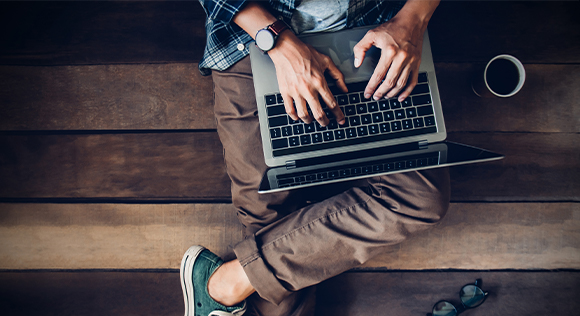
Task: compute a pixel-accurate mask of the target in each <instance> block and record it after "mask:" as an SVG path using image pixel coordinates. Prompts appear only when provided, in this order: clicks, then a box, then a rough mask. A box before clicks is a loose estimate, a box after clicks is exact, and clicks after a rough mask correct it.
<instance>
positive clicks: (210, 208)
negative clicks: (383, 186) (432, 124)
mask: <svg viewBox="0 0 580 316" xmlns="http://www.w3.org/2000/svg"><path fill="white" fill-rule="evenodd" d="M579 12H580V3H579V2H553V1H529V2H526V1H516V2H505V1H504V2H495V1H482V2H475V1H469V2H459V1H450V2H444V3H442V4H441V5H440V6H439V8H438V9H437V11H436V13H435V15H434V17H433V20H432V21H431V24H430V29H429V33H430V38H431V44H432V47H433V58H434V61H435V68H436V71H437V79H438V83H439V89H440V94H441V99H442V104H443V111H444V115H445V119H446V126H447V129H448V131H449V136H448V139H449V140H452V141H457V142H462V143H467V144H471V145H474V146H480V147H484V148H488V149H490V150H493V151H497V152H500V153H502V154H504V155H505V156H506V158H505V159H503V160H501V161H497V162H491V163H485V164H478V165H468V166H461V167H453V168H451V177H452V205H451V207H450V210H449V213H448V215H447V217H446V218H445V219H444V220H443V222H442V223H441V225H439V226H437V227H435V228H434V229H432V230H430V231H428V232H424V233H421V234H419V235H418V236H417V238H415V239H412V240H410V241H408V242H406V243H403V244H401V245H399V246H397V247H395V248H393V249H392V250H391V251H389V252H388V253H385V254H384V255H382V256H380V257H378V258H376V259H374V260H372V261H371V262H369V263H368V264H366V265H365V266H364V267H361V268H359V269H356V270H354V271H351V272H349V273H346V274H344V275H341V276H338V277H336V278H334V279H331V280H328V281H326V282H323V283H322V284H321V285H320V286H319V287H318V290H317V300H318V310H317V315H369V314H370V315H424V314H425V313H427V312H428V311H429V310H430V308H431V306H432V304H434V303H435V302H436V301H438V300H440V299H450V300H452V301H458V298H457V293H458V290H459V288H460V287H461V286H462V285H464V284H466V283H470V282H473V281H474V280H475V279H476V278H482V279H483V283H484V289H486V290H488V291H490V293H491V294H490V296H489V298H488V300H487V301H486V302H485V303H484V304H483V305H482V306H481V307H479V308H477V309H475V310H471V311H468V312H466V315H530V314H535V315H576V311H577V310H578V309H579V308H580V300H578V299H575V297H577V295H576V293H577V292H578V291H579V290H580V194H579V192H580V145H578V144H580V107H579V106H578V105H579V102H580V101H578V100H580V88H578V87H580V75H578V73H579V71H580V42H578V40H577V39H578V38H580V20H579V19H578V18H577V14H578V13H579ZM204 19H205V14H204V12H203V10H202V9H201V7H200V6H199V4H198V3H197V2H192V1H185V2H171V1H169V2H104V1H100V2H0V26H1V29H2V30H3V32H1V33H0V43H2V44H1V45H0V314H2V315H33V314H42V315H179V314H181V313H182V312H183V303H182V297H181V289H180V286H179V281H178V272H177V271H178V270H177V269H178V266H179V262H180V260H181V256H182V254H183V252H184V251H185V250H186V249H187V248H188V247H189V246H190V245H192V244H203V245H205V246H207V247H209V248H210V249H212V250H214V251H215V252H217V253H218V254H220V255H222V256H224V257H225V258H231V257H232V250H231V245H233V244H235V243H236V242H237V241H239V240H240V238H241V228H240V225H239V223H238V222H237V219H236V216H235V210H234V208H233V207H232V205H231V204H230V202H231V196H230V192H229V179H228V178H227V175H226V174H225V169H224V166H223V158H222V148H221V144H220V142H219V139H218V137H217V133H216V131H215V120H214V118H213V94H212V81H211V77H202V76H201V75H200V74H199V72H198V70H197V62H198V61H199V59H200V57H201V54H202V53H203V47H204V42H205V32H204ZM501 53H507V54H512V55H514V56H516V57H518V58H519V59H520V60H521V61H522V62H523V63H524V65H525V68H526V71H527V78H526V84H525V86H524V88H523V89H522V91H521V92H520V93H519V94H517V95H516V96H514V97H512V98H508V99H480V98H478V97H476V96H475V95H474V94H473V93H472V92H471V88H470V86H469V81H470V77H471V76H472V73H473V72H474V70H475V69H477V68H478V67H480V66H481V65H482V64H483V63H484V62H485V61H486V60H489V59H490V58H491V57H493V56H495V55H497V54H501Z"/></svg>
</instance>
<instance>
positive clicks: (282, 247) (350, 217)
mask: <svg viewBox="0 0 580 316" xmlns="http://www.w3.org/2000/svg"><path fill="white" fill-rule="evenodd" d="M345 1H346V0H338V1H327V0H324V1H316V0H302V1H301V2H300V3H298V1H296V3H295V2H294V1H291V0H290V1H274V0H272V1H270V2H248V3H244V2H234V1H225V2H224V1H205V2H203V3H202V5H203V6H204V9H205V10H206V13H207V15H208V20H207V23H206V28H207V29H206V31H207V32H208V41H207V46H206V51H205V54H204V58H203V60H202V61H201V62H200V70H201V71H202V73H204V74H209V73H210V70H209V69H212V70H213V80H214V90H215V114H216V119H217V124H218V133H219V136H220V140H221V141H222V144H223V146H224V156H225V161H226V168H227V172H228V175H229V176H230V178H231V180H232V200H233V203H234V205H235V206H236V208H237V209H238V218H239V220H240V222H241V223H242V224H243V225H244V229H245V230H244V234H245V239H244V240H243V241H242V242H240V243H239V244H237V245H236V246H235V247H234V252H235V254H236V257H237V259H236V260H233V261H229V262H226V263H224V262H223V261H222V260H221V259H220V258H218V257H217V256H215V255H214V254H212V253H211V252H209V251H208V250H205V249H204V248H202V247H199V246H194V247H192V248H190V249H189V250H188V251H187V252H186V254H185V255H184V257H183V260H182V265H181V278H182V288H183V292H184V293H183V294H184V300H185V305H186V312H185V315H188V316H197V315H204V316H205V315H215V316H218V315H219V316H221V315H241V314H243V313H245V312H247V313H246V315H247V314H254V315H312V314H313V312H314V287H313V285H315V284H317V283H320V282H322V281H324V280H326V279H328V278H330V277H333V276H335V275H337V274H340V273H342V272H344V271H347V270H349V269H351V268H354V267H357V266H359V265H360V264H363V263H365V262H366V261H368V260H369V259H371V258H373V257H374V256H376V255H378V254H380V253H384V252H385V251H387V250H388V249H389V247H392V246H393V245H395V244H397V243H399V242H401V241H403V240H405V239H406V238H408V237H409V235H410V234H412V233H415V232H418V231H421V230H424V229H426V228H428V227H431V226H432V225H434V224H435V223H437V222H438V221H439V220H441V218H442V217H443V216H444V214H445V212H446V211H447V208H448V205H449V176H448V172H447V170H446V169H431V170H428V171H421V172H407V173H402V174H395V175H389V176H382V177H374V178H369V179H364V180H357V181H351V182H346V183H342V184H337V185H325V186H318V187H316V188H314V189H302V190H291V191H286V192H280V193H271V194H264V195H259V194H258V192H257V189H258V186H259V183H260V180H261V177H262V175H263V173H264V171H265V170H266V165H265V163H264V157H263V156H262V149H261V139H260V133H259V123H258V117H257V108H256V103H255V96H254V93H253V91H254V90H253V81H252V74H251V70H250V63H249V57H247V55H248V51H247V47H246V46H247V45H249V44H250V42H251V41H252V40H253V39H254V38H255V36H256V34H257V33H258V31H260V30H261V29H264V28H267V27H268V26H270V25H272V24H273V23H274V22H276V21H277V20H278V19H282V20H284V21H285V22H286V23H287V24H288V27H287V28H286V27H285V26H283V27H282V31H281V32H280V33H279V36H278V37H277V40H276V41H275V42H274V43H273V44H274V45H273V47H271V49H269V50H268V51H267V53H268V55H269V56H270V58H271V59H272V61H273V62H274V65H275V66H276V74H277V78H278V83H279V86H280V90H281V91H280V92H281V94H282V97H283V99H284V104H285V107H286V112H287V113H288V115H289V116H290V117H291V118H293V119H295V120H298V119H300V120H302V121H303V122H305V123H310V122H312V121H313V120H316V121H317V122H319V123H320V124H321V125H323V126H326V125H327V124H328V123H329V118H327V117H326V116H325V114H324V112H323V111H322V108H321V104H320V101H319V97H320V99H321V100H323V102H325V103H326V105H327V106H328V108H329V109H330V110H331V111H332V113H333V115H334V118H333V119H336V120H337V122H338V123H339V124H340V123H343V121H344V114H343V113H342V112H341V110H340V108H339V107H338V106H337V104H336V100H335V99H334V97H333V96H332V94H331V93H330V90H329V88H328V85H327V83H326V81H325V77H324V74H325V73H327V74H329V75H330V76H331V77H332V78H334V79H335V80H336V84H337V86H339V87H340V88H341V89H342V90H344V91H345V92H346V89H347V88H346V85H345V83H344V78H343V75H342V73H340V71H339V70H338V68H337V67H336V66H335V65H334V64H333V62H332V61H331V59H330V58H328V57H327V56H324V55H322V54H320V53H318V52H317V51H315V50H314V49H313V48H312V47H310V46H308V45H305V44H304V43H302V42H301V41H300V40H299V39H298V37H296V34H295V33H294V32H297V33H304V32H318V31H335V30H338V29H342V28H350V27H354V26H362V25H371V24H378V26H377V27H376V28H374V29H373V30H371V31H369V32H368V33H367V34H366V35H365V36H364V38H363V39H362V40H361V41H360V42H359V43H358V44H357V45H356V46H355V47H354V55H355V67H358V66H360V64H361V63H362V61H363V60H364V56H365V52H366V51H367V50H368V49H369V48H370V47H372V46H373V45H374V46H376V47H378V48H379V49H381V58H380V60H379V62H378V65H377V67H376V69H375V71H374V73H373V75H372V77H371V79H370V81H369V83H368V85H367V87H366V89H365V96H366V97H368V98H370V97H372V98H374V99H375V100H378V99H380V98H392V97H397V98H398V99H399V100H401V101H402V100H404V99H405V98H406V97H407V96H408V95H409V94H410V93H411V91H412V89H413V87H414V86H415V84H416V83H417V77H418V69H419V64H420V57H421V50H422V47H421V44H422V42H423V33H424V32H425V29H426V27H427V23H428V22H429V19H430V18H431V15H432V14H433V12H434V10H435V8H436V7H437V5H438V1H423V0H409V1H407V2H406V3H400V2H389V1H385V2H379V1H364V0H361V1H355V0H351V1H350V2H345ZM279 25H280V22H278V24H277V27H278V26H279ZM252 45H253V44H252ZM308 108H310V110H311V113H312V117H311V116H310V114H309V113H308Z"/></svg>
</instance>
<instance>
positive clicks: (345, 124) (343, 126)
mask: <svg viewBox="0 0 580 316" xmlns="http://www.w3.org/2000/svg"><path fill="white" fill-rule="evenodd" d="M349 126H350V123H349V122H348V117H347V118H346V120H344V124H342V125H341V124H338V127H341V128H345V127H349Z"/></svg>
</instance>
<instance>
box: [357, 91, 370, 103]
mask: <svg viewBox="0 0 580 316" xmlns="http://www.w3.org/2000/svg"><path fill="white" fill-rule="evenodd" d="M359 95H360V99H361V101H362V102H369V101H370V100H371V99H370V98H368V99H367V98H365V93H364V92H361V93H359Z"/></svg>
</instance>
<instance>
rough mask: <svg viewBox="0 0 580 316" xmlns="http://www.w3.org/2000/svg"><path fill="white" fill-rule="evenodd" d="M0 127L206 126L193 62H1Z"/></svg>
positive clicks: (208, 113)
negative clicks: (57, 64) (47, 64)
mask: <svg viewBox="0 0 580 316" xmlns="http://www.w3.org/2000/svg"><path fill="white" fill-rule="evenodd" d="M0 104H1V108H2V113H3V115H2V116H1V117H0V129H2V130H119V129H211V128H215V118H214V114H213V82H212V80H211V77H202V76H201V75H200V73H199V71H198V69H197V64H163V65H159V64H158V65H101V66H62V67H17V66H4V67H0Z"/></svg>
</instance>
